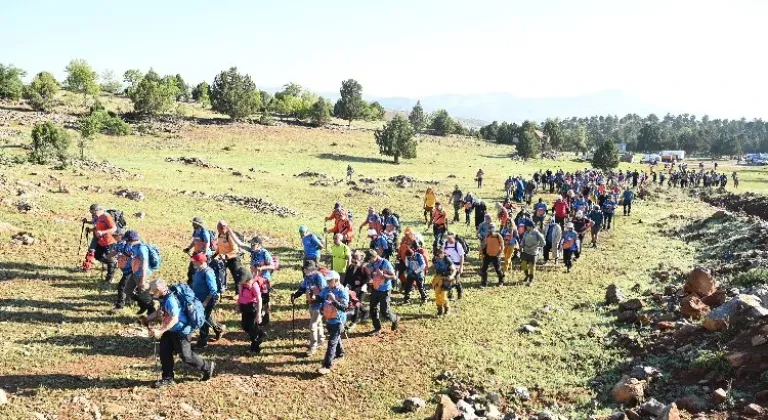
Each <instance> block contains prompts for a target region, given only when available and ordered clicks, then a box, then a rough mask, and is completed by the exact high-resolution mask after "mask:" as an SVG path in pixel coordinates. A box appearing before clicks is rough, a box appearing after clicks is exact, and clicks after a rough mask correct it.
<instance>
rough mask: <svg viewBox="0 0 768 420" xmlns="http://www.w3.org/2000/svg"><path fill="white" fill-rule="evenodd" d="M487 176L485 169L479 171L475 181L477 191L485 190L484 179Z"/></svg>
mask: <svg viewBox="0 0 768 420" xmlns="http://www.w3.org/2000/svg"><path fill="white" fill-rule="evenodd" d="M484 176H485V172H483V169H482V168H481V169H478V170H477V174H475V181H477V189H478V190H479V189H482V188H483V177H484Z"/></svg>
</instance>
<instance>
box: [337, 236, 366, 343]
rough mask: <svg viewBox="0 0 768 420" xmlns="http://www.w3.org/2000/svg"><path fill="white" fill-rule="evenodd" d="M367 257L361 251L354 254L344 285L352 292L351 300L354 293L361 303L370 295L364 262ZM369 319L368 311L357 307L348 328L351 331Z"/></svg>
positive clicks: (344, 278) (359, 306)
mask: <svg viewBox="0 0 768 420" xmlns="http://www.w3.org/2000/svg"><path fill="white" fill-rule="evenodd" d="M364 259H365V255H364V254H363V253H362V252H360V251H355V252H353V253H352V258H351V260H350V264H349V266H347V270H346V273H345V274H344V277H343V284H344V286H345V287H347V288H349V290H350V300H351V296H352V293H354V294H355V297H356V298H357V300H358V301H359V302H362V301H363V299H364V297H365V294H366V293H368V282H367V281H366V276H367V274H366V272H365V267H364V266H363V260H364ZM367 317H368V311H367V310H365V308H364V307H363V305H355V306H354V308H353V312H352V317H351V319H350V325H349V327H348V328H347V329H348V330H349V331H352V329H354V328H355V326H357V324H358V323H360V322H363V321H365V319H366V318H367Z"/></svg>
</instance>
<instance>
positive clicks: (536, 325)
mask: <svg viewBox="0 0 768 420" xmlns="http://www.w3.org/2000/svg"><path fill="white" fill-rule="evenodd" d="M528 325H532V326H534V327H541V322H539V320H538V319H532V320H531V322H529V323H528Z"/></svg>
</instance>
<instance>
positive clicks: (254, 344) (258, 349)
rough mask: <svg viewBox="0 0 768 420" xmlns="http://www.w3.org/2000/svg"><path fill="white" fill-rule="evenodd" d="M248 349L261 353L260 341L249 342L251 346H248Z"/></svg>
mask: <svg viewBox="0 0 768 420" xmlns="http://www.w3.org/2000/svg"><path fill="white" fill-rule="evenodd" d="M250 351H251V352H252V353H256V354H259V353H261V343H260V342H258V341H253V342H251V348H250Z"/></svg>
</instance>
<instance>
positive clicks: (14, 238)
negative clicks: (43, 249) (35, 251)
mask: <svg viewBox="0 0 768 420" xmlns="http://www.w3.org/2000/svg"><path fill="white" fill-rule="evenodd" d="M11 243H14V244H16V245H34V243H35V237H34V235H32V234H31V233H29V232H18V233H15V234H13V235H11Z"/></svg>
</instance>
